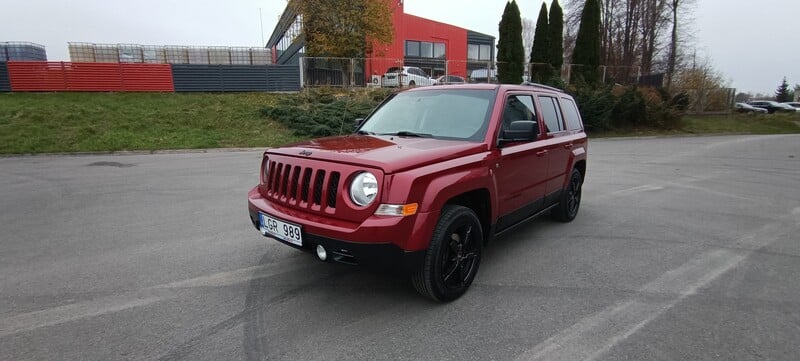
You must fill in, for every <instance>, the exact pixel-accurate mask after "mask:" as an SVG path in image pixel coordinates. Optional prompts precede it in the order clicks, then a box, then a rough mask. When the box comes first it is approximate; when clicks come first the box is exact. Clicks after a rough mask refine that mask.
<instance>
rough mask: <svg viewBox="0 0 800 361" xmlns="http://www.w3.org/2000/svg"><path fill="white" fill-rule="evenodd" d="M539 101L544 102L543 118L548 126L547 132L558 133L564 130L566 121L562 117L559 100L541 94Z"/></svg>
mask: <svg viewBox="0 0 800 361" xmlns="http://www.w3.org/2000/svg"><path fill="white" fill-rule="evenodd" d="M539 103H541V104H542V118H544V124H545V125H546V126H547V132H548V133H558V132H560V131H562V130H564V121H563V120H562V119H561V111H560V110H559V108H560V107H559V106H558V101H557V100H556V99H555V98H552V97H545V96H540V97H539Z"/></svg>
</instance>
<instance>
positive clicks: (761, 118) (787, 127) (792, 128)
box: [591, 114, 800, 137]
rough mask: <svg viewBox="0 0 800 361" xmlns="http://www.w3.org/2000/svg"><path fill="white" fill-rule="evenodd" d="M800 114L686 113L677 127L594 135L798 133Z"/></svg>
mask: <svg viewBox="0 0 800 361" xmlns="http://www.w3.org/2000/svg"><path fill="white" fill-rule="evenodd" d="M797 133H800V114H759V115H752V114H730V115H687V116H684V117H683V118H682V119H681V125H680V127H679V128H677V129H671V130H665V129H649V128H646V129H616V130H610V131H605V132H598V133H592V134H591V135H592V136H593V137H630V136H659V135H687V134H697V135H701V134H797Z"/></svg>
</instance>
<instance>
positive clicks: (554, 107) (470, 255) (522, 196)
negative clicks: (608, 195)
mask: <svg viewBox="0 0 800 361" xmlns="http://www.w3.org/2000/svg"><path fill="white" fill-rule="evenodd" d="M497 107H499V108H500V109H497ZM357 124H358V126H357V130H356V133H355V134H352V135H348V136H338V137H327V138H319V139H313V140H308V141H304V142H300V143H295V144H290V145H286V146H282V147H277V148H270V149H268V150H266V151H265V152H264V154H263V159H262V162H261V170H260V172H259V174H260V181H259V184H258V185H256V186H255V187H254V188H253V189H252V190H250V192H249V193H248V209H249V215H250V221H251V222H252V224H253V226H254V227H255V228H256V229H257V230H258V231H259V232H260V233H261V234H262V235H264V236H266V237H269V238H272V239H274V240H276V241H278V242H280V243H283V244H285V245H288V246H292V247H294V248H297V249H300V250H305V251H308V252H312V253H315V254H316V256H317V258H319V259H320V260H322V261H326V262H340V263H346V264H351V265H362V266H368V267H375V268H379V269H384V270H389V271H392V272H403V273H406V274H407V275H410V277H411V279H412V283H413V285H414V287H415V288H416V290H417V291H418V292H419V293H421V294H422V295H424V296H426V297H429V298H432V299H434V300H436V301H441V302H446V301H450V300H454V299H456V298H458V297H459V296H461V295H462V294H463V293H464V292H466V291H467V289H468V288H469V286H470V284H471V283H472V281H473V279H474V278H475V275H476V273H477V272H478V267H479V265H480V262H481V252H482V249H483V247H484V246H485V245H486V244H488V243H489V242H490V241H491V240H492V239H493V238H494V236H496V235H498V234H501V233H504V232H506V231H511V230H512V229H514V227H515V226H516V225H518V224H520V223H522V222H524V221H526V220H529V219H532V218H534V217H537V216H539V215H544V214H549V215H550V216H551V217H552V218H554V219H555V220H557V221H561V222H570V221H572V220H573V219H574V218H575V217H576V216H577V214H578V209H579V207H580V202H581V196H582V189H583V188H582V184H583V180H584V178H585V176H586V169H587V167H586V162H587V151H588V141H587V137H586V133H585V132H584V128H583V123H582V120H581V116H580V113H579V112H578V107H577V106H576V104H575V100H574V99H573V98H572V97H571V96H570V95H569V94H567V93H566V92H563V91H561V90H558V89H555V88H552V87H547V86H541V85H493V84H470V85H446V86H437V87H424V88H414V89H409V90H406V91H403V92H399V93H396V94H394V95H392V96H391V97H390V98H389V99H388V100H386V101H385V102H383V103H382V104H381V105H380V106H379V107H378V108H377V109H375V110H374V111H373V112H372V113H371V114H370V115H369V117H368V118H367V119H365V120H357ZM512 268H513V266H512Z"/></svg>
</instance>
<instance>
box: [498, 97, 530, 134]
mask: <svg viewBox="0 0 800 361" xmlns="http://www.w3.org/2000/svg"><path fill="white" fill-rule="evenodd" d="M517 120H536V111H535V110H534V107H533V98H531V96H530V95H511V96H509V97H508V99H507V100H506V106H505V108H504V109H503V127H502V129H508V127H510V126H511V122H514V121H517Z"/></svg>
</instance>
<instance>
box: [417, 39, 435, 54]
mask: <svg viewBox="0 0 800 361" xmlns="http://www.w3.org/2000/svg"><path fill="white" fill-rule="evenodd" d="M419 56H421V57H423V58H433V43H429V42H426V41H425V42H421V43H420V51H419Z"/></svg>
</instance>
